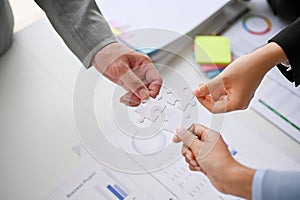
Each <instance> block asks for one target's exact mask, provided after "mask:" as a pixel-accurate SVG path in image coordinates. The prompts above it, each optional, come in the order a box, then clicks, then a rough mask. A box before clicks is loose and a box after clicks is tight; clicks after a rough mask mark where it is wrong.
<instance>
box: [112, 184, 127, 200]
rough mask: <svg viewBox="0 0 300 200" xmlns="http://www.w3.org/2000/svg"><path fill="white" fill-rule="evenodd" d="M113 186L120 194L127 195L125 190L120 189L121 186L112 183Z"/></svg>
mask: <svg viewBox="0 0 300 200" xmlns="http://www.w3.org/2000/svg"><path fill="white" fill-rule="evenodd" d="M114 188H115V189H116V190H117V191H118V192H119V193H121V194H122V196H123V197H124V198H125V197H127V196H128V195H127V194H126V192H125V191H124V190H122V188H120V187H119V186H118V185H117V184H114Z"/></svg>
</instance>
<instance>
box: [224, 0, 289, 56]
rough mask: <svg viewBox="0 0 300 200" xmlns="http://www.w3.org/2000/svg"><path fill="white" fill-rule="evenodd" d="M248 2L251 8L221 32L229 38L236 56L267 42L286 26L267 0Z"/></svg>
mask: <svg viewBox="0 0 300 200" xmlns="http://www.w3.org/2000/svg"><path fill="white" fill-rule="evenodd" d="M250 4H251V5H252V9H251V10H250V11H249V12H248V13H247V14H245V15H244V16H243V17H242V18H241V19H240V20H238V21H237V22H236V23H234V24H233V25H232V26H231V27H230V28H229V29H228V30H227V31H226V32H225V33H224V34H222V35H223V36H227V37H229V38H230V45H231V50H232V52H233V54H234V55H235V56H237V57H239V56H242V55H245V54H248V53H250V52H252V51H253V50H255V49H257V48H258V47H261V46H263V45H265V44H267V43H268V40H270V39H271V38H272V37H273V36H275V34H277V33H278V32H279V31H280V30H281V29H283V28H284V27H285V26H286V23H284V22H283V21H281V20H280V18H279V17H277V16H275V15H274V13H273V11H272V9H271V7H270V6H269V5H268V3H267V1H265V0H264V1H262V0H252V1H250Z"/></svg>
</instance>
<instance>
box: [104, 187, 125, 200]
mask: <svg viewBox="0 0 300 200" xmlns="http://www.w3.org/2000/svg"><path fill="white" fill-rule="evenodd" d="M106 188H107V189H108V190H109V191H111V193H113V194H114V195H115V196H116V197H117V198H118V199H119V200H123V199H124V197H123V196H122V195H121V194H120V193H119V192H118V191H117V190H115V188H113V187H112V186H111V185H108V186H106Z"/></svg>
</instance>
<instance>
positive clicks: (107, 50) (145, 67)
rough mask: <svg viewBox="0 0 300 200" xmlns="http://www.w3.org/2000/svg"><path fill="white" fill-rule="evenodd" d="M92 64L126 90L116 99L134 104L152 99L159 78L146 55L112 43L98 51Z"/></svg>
mask: <svg viewBox="0 0 300 200" xmlns="http://www.w3.org/2000/svg"><path fill="white" fill-rule="evenodd" d="M93 65H94V66H95V68H96V69H97V70H98V71H99V72H101V73H102V74H103V75H104V76H105V77H107V78H108V79H109V80H111V81H113V82H114V83H116V84H118V85H120V86H122V87H123V88H124V89H126V90H127V91H128V92H127V93H126V94H124V95H123V96H122V97H121V98H120V101H121V102H122V103H124V104H126V105H129V106H138V105H139V104H140V103H141V102H142V101H143V100H146V99H148V98H149V96H150V97H152V98H155V97H156V96H157V95H158V93H159V90H160V88H161V84H162V79H161V77H160V75H159V73H158V71H157V70H156V69H155V67H154V65H153V63H152V62H151V60H150V58H149V57H148V56H147V55H144V54H142V53H138V52H136V51H133V50H132V49H130V48H128V47H126V46H124V45H122V44H119V43H112V44H109V45H107V46H105V47H104V48H103V49H101V50H100V51H98V52H97V53H96V55H95V57H94V59H93Z"/></svg>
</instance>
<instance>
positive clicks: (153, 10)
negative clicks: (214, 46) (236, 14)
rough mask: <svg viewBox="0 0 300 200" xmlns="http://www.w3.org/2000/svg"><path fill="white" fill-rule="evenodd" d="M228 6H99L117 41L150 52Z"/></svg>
mask: <svg viewBox="0 0 300 200" xmlns="http://www.w3.org/2000/svg"><path fill="white" fill-rule="evenodd" d="M228 2H229V0H210V1H206V0H189V1H176V2H174V1H172V0H164V1H160V0H152V1H145V0H127V1H118V0H107V1H105V2H103V3H99V4H100V8H101V11H102V13H103V15H104V16H105V18H106V19H107V21H108V23H109V24H110V26H111V27H112V28H113V30H114V32H115V33H118V37H119V39H121V40H122V41H123V42H126V43H127V44H128V45H129V46H131V47H134V48H145V47H147V48H153V49H152V50H153V51H154V50H155V49H161V48H162V47H164V46H166V45H167V44H169V43H171V42H173V41H175V40H177V39H178V38H179V37H181V36H182V35H185V34H188V33H189V32H190V31H192V30H193V29H195V28H196V27H198V26H199V25H200V24H201V23H202V22H203V21H204V20H206V19H207V18H208V17H210V16H211V15H213V14H214V13H215V12H216V11H218V10H219V9H220V8H222V7H223V6H224V5H225V4H226V3H228ZM154 30H156V31H154Z"/></svg>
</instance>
